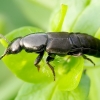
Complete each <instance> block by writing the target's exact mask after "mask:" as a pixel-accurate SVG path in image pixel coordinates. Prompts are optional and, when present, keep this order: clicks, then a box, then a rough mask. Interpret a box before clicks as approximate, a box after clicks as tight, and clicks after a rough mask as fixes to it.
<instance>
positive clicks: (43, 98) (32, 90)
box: [15, 75, 90, 100]
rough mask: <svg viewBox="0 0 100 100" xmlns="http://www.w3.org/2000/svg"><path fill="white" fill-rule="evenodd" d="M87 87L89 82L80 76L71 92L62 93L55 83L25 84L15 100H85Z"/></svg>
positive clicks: (85, 77)
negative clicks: (76, 85)
mask: <svg viewBox="0 0 100 100" xmlns="http://www.w3.org/2000/svg"><path fill="white" fill-rule="evenodd" d="M86 80H88V81H86ZM65 84H66V83H65ZM84 84H86V85H84ZM89 85H90V81H89V79H88V77H87V76H86V75H83V76H82V79H81V82H80V84H79V85H78V87H77V88H76V89H75V90H73V91H62V90H60V89H59V87H58V86H57V85H56V83H55V82H50V83H39V84H29V83H25V84H24V85H23V86H22V88H21V89H20V91H19V93H18V95H17V97H16V99H15V100H86V98H87V94H88V92H89Z"/></svg>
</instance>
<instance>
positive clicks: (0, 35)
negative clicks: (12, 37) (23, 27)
mask: <svg viewBox="0 0 100 100" xmlns="http://www.w3.org/2000/svg"><path fill="white" fill-rule="evenodd" d="M0 38H3V39H4V40H5V41H6V42H7V43H10V41H9V40H8V39H7V38H6V37H5V36H3V35H2V34H0Z"/></svg>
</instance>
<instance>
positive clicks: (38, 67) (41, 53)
mask: <svg viewBox="0 0 100 100" xmlns="http://www.w3.org/2000/svg"><path fill="white" fill-rule="evenodd" d="M43 54H44V51H42V52H40V54H39V55H38V56H37V58H36V60H35V62H34V65H35V66H36V67H37V69H38V71H39V70H40V66H39V65H38V64H39V62H40V61H41V59H42V57H43Z"/></svg>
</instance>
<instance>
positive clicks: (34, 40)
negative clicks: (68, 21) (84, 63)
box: [0, 32, 100, 80]
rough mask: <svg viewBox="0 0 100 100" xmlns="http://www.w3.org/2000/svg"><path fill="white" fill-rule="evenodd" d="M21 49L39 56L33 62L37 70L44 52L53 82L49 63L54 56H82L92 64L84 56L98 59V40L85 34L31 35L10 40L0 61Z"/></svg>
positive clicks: (53, 33)
mask: <svg viewBox="0 0 100 100" xmlns="http://www.w3.org/2000/svg"><path fill="white" fill-rule="evenodd" d="M22 49H24V50H25V51H26V52H28V53H32V52H36V53H38V54H39V55H38V57H37V58H36V60H35V62H34V65H35V66H36V67H37V68H38V70H39V65H38V64H39V62H40V61H41V59H42V57H43V54H44V52H45V51H46V52H47V53H48V57H47V59H46V63H47V64H48V66H49V67H50V69H51V70H52V72H53V75H54V80H55V71H54V68H53V67H52V66H51V65H50V63H49V62H50V61H53V60H54V58H55V56H56V55H59V56H62V55H73V56H83V58H84V59H87V60H89V61H91V62H92V63H93V61H92V60H91V59H89V58H87V57H86V56H85V55H84V54H88V55H91V56H95V57H100V40H99V39H97V38H94V37H93V36H90V35H87V34H85V33H82V34H81V33H73V32H72V33H70V34H69V33H68V32H47V33H37V34H33V33H32V34H29V35H27V36H24V37H18V38H15V39H14V40H12V41H11V43H10V44H9V45H8V48H7V49H6V51H5V52H4V54H3V55H2V56H1V57H0V59H2V58H3V57H4V56H5V55H9V54H17V53H19V52H21V50H22ZM93 64H94V63H93ZM94 65H95V64H94Z"/></svg>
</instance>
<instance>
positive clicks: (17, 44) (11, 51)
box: [0, 37, 22, 59]
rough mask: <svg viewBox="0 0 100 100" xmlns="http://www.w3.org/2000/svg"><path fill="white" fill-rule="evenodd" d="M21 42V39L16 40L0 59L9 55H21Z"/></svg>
mask: <svg viewBox="0 0 100 100" xmlns="http://www.w3.org/2000/svg"><path fill="white" fill-rule="evenodd" d="M20 40H21V37H18V38H16V39H14V40H13V41H12V42H11V43H10V44H9V45H8V47H7V49H6V50H5V52H4V54H3V55H2V56H1V57H0V59H2V58H3V57H4V56H5V55H9V54H17V53H19V52H20V51H21V50H22V48H21V46H20Z"/></svg>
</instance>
